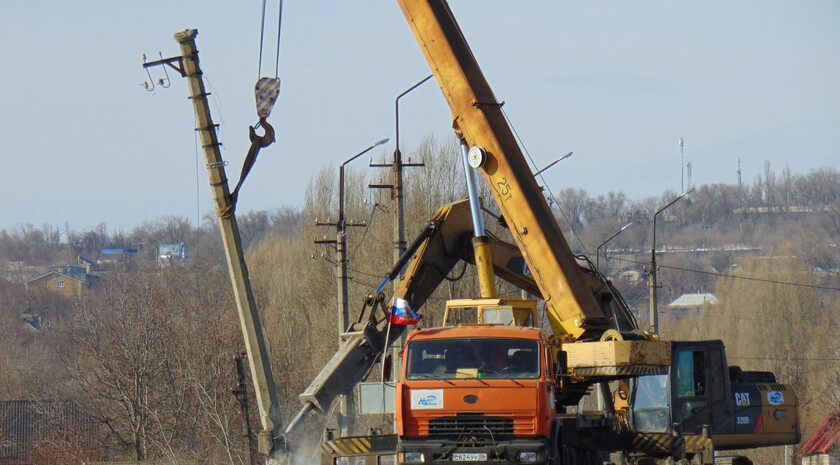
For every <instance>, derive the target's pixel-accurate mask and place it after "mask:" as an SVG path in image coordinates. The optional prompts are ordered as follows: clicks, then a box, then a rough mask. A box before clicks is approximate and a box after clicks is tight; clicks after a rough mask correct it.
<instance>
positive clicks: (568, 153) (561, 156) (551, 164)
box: [534, 151, 572, 178]
mask: <svg viewBox="0 0 840 465" xmlns="http://www.w3.org/2000/svg"><path fill="white" fill-rule="evenodd" d="M571 156H572V152H571V151H568V152H566V153H564V154H563V155H560V156H559V157H557V159H556V160H554V161H553V162H551V163H549V164H548V165H547V166H546V167H545V168H543V169H541V170H539V171H537V172H536V173H534V177H535V178H536V177H537V176H539V175H541V174H542V173H543V171H545V170H547V169H549V168H551V167H552V166H554V165H556V164H557V163H560V162H561V161H563V160H565V159H567V158H569V157H571Z"/></svg>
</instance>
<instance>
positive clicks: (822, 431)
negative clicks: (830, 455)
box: [799, 411, 840, 455]
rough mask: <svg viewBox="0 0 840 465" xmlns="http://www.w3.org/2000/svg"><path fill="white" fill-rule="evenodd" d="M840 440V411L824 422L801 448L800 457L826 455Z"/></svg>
mask: <svg viewBox="0 0 840 465" xmlns="http://www.w3.org/2000/svg"><path fill="white" fill-rule="evenodd" d="M838 438H840V411H837V412H835V413H834V414H833V415H831V416H829V417H828V418H826V419H825V421H823V422H822V424H821V425H820V427H819V428H817V429H816V430H815V431H814V433H813V434H811V437H809V438H808V440H807V441H805V442H804V443H803V444H802V447H800V448H799V454H800V455H811V454H825V453H827V452H828V450H829V449H831V447H832V446H833V445H834V443H836V442H837V439H838Z"/></svg>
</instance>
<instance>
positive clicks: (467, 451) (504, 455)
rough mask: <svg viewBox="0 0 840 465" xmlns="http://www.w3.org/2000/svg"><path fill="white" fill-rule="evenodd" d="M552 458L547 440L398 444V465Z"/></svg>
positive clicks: (501, 463)
mask: <svg viewBox="0 0 840 465" xmlns="http://www.w3.org/2000/svg"><path fill="white" fill-rule="evenodd" d="M548 456H549V451H548V441H546V440H544V439H521V440H520V439H517V440H508V441H496V442H495V443H479V444H460V445H455V444H454V443H453V442H447V441H440V440H436V441H433V440H425V441H400V442H399V443H398V444H397V463H398V464H400V465H420V464H433V465H456V464H470V463H484V464H488V463H489V464H496V465H526V464H544V463H547V462H548Z"/></svg>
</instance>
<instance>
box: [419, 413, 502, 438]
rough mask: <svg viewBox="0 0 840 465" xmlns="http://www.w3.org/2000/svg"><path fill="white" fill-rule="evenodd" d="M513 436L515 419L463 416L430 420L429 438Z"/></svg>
mask: <svg viewBox="0 0 840 465" xmlns="http://www.w3.org/2000/svg"><path fill="white" fill-rule="evenodd" d="M460 435H470V436H477V437H485V436H486V437H490V436H491V435H492V436H493V437H498V436H512V435H513V419H512V418H502V417H488V416H485V415H481V414H463V415H457V416H454V417H442V418H435V419H433V420H429V436H460Z"/></svg>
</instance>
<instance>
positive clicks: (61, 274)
mask: <svg viewBox="0 0 840 465" xmlns="http://www.w3.org/2000/svg"><path fill="white" fill-rule="evenodd" d="M51 274H57V275H59V276H64V277H65V278H68V279H72V280H73V281H78V282H80V283H84V281H83V280H81V279H79V278H76V277H74V276H70V275H66V274H64V273H59V272H58V271H50V272H49V273H46V274H42V275H41V276H38V277H37V278H35V279H30V280H29V281H27V282H26V284H29V283H31V282H35V281H38V280H39V279H41V278H44V277H46V276H49V275H51Z"/></svg>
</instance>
